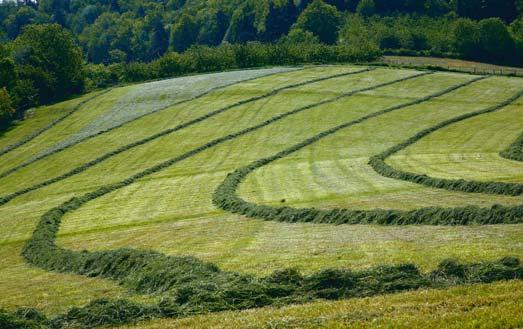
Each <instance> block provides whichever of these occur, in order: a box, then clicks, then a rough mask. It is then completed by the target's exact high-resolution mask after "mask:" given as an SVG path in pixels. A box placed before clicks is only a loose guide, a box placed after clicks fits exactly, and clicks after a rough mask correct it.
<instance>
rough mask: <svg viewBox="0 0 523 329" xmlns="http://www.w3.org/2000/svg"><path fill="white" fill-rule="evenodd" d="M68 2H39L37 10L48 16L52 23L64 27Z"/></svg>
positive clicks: (55, 0)
mask: <svg viewBox="0 0 523 329" xmlns="http://www.w3.org/2000/svg"><path fill="white" fill-rule="evenodd" d="M69 3H70V1H69V0H39V1H38V9H39V10H40V11H42V12H44V13H46V14H48V15H49V16H51V20H52V21H53V22H54V23H57V24H60V25H62V26H65V15H66V13H67V12H69Z"/></svg>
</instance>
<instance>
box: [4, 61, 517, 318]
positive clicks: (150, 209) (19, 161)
mask: <svg viewBox="0 0 523 329" xmlns="http://www.w3.org/2000/svg"><path fill="white" fill-rule="evenodd" d="M522 134H523V78H518V77H503V76H480V75H472V74H465V73H451V72H434V71H427V70H421V69H420V70H415V69H394V68H385V67H372V66H363V65H322V66H306V67H287V68H267V69H257V70H245V71H231V72H224V73H213V74H205V75H198V76H189V77H182V78H175V79H168V80H160V81H155V82H149V83H143V84H134V85H128V86H121V87H116V88H112V89H108V90H102V91H96V92H93V93H91V94H88V95H84V96H82V97H79V98H75V99H71V100H68V101H65V102H62V103H58V104H54V105H50V106H46V107H41V108H38V109H36V110H35V111H33V112H32V113H31V115H29V116H28V118H27V119H26V120H23V121H21V122H19V123H17V124H15V125H14V126H12V128H11V129H9V130H8V131H6V132H4V133H2V134H0V260H1V261H0V309H1V310H3V311H0V327H2V323H5V324H7V323H11V324H13V328H18V327H15V326H14V324H17V325H20V328H26V327H27V328H31V326H34V328H37V327H38V326H42V327H49V328H94V327H98V326H111V327H113V326H114V327H124V328H196V327H198V328H200V327H201V328H206V327H207V328H233V327H234V328H318V327H322V328H344V327H351V328H353V327H354V328H391V327H415V328H428V327H445V328H520V327H523V314H522V313H521V310H522V309H523V281H522V279H523V263H521V262H520V260H522V259H523V162H522V160H523V135H522ZM2 321H4V322H2ZM24 326H26V327H24Z"/></svg>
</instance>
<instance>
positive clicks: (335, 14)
mask: <svg viewBox="0 0 523 329" xmlns="http://www.w3.org/2000/svg"><path fill="white" fill-rule="evenodd" d="M340 24H341V14H340V12H339V11H338V10H337V9H336V7H334V6H331V5H328V4H326V3H325V2H323V1H321V0H314V1H313V2H312V3H311V4H310V5H309V6H307V8H305V10H304V11H303V12H302V13H301V15H300V16H299V17H298V20H297V22H296V25H295V26H296V28H300V29H302V30H305V31H310V32H312V33H314V34H315V35H316V36H318V38H319V39H320V41H321V42H324V43H327V44H334V43H335V42H336V40H337V37H338V29H339V27H340Z"/></svg>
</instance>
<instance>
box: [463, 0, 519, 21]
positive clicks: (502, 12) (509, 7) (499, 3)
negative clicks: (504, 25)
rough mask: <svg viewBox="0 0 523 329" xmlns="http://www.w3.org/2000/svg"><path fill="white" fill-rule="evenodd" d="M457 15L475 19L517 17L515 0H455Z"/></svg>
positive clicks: (508, 18)
mask: <svg viewBox="0 0 523 329" xmlns="http://www.w3.org/2000/svg"><path fill="white" fill-rule="evenodd" d="M455 6H456V12H457V14H458V15H459V16H462V17H468V18H472V19H476V20H480V19H483V18H489V17H499V18H501V19H503V20H505V21H507V22H510V21H512V20H514V19H515V18H516V17H517V9H516V2H515V0H480V1H478V0H455Z"/></svg>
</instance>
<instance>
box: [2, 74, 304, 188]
mask: <svg viewBox="0 0 523 329" xmlns="http://www.w3.org/2000/svg"><path fill="white" fill-rule="evenodd" d="M304 69H305V68H304V67H302V68H298V69H296V70H294V71H301V70H304ZM287 72H289V71H287ZM281 73H284V72H271V73H268V74H265V75H261V76H257V77H253V78H249V79H245V80H241V81H235V82H231V83H228V84H225V85H223V86H218V87H213V88H211V89H209V90H207V91H206V92H203V93H201V94H198V95H196V96H193V97H190V98H187V99H184V100H180V101H177V102H174V103H172V104H169V105H166V106H164V107H160V108H158V109H155V110H153V111H150V112H147V113H144V114H142V115H140V116H137V117H135V118H133V119H131V120H129V121H125V122H122V123H120V124H118V125H115V126H112V127H111V128H107V129H104V130H101V131H100V132H98V133H96V134H93V135H90V136H86V137H83V138H80V139H78V140H75V141H74V142H72V143H70V144H67V145H64V146H61V147H59V148H56V149H54V150H53V151H51V152H48V153H43V154H41V155H39V156H36V157H34V158H32V159H30V160H28V161H25V162H23V163H21V164H20V165H18V166H15V167H13V168H10V169H8V170H6V171H4V172H2V173H0V179H2V178H5V177H7V176H9V175H11V174H12V173H14V172H17V171H18V170H20V169H22V168H25V167H27V166H29V165H31V164H33V163H35V162H37V161H40V160H42V159H45V158H47V157H49V156H51V155H53V154H56V153H58V152H61V151H64V150H66V149H68V148H71V147H73V146H75V145H78V144H80V143H82V142H85V141H87V140H89V139H92V138H94V137H97V136H100V135H104V134H106V133H108V132H111V131H113V130H115V129H118V128H121V127H123V126H126V125H127V124H130V123H132V122H134V121H137V120H140V119H142V118H144V117H146V116H149V115H152V114H155V113H158V112H161V111H165V110H167V109H169V108H171V107H174V106H178V105H182V104H185V103H189V102H192V101H195V100H197V99H199V98H202V97H205V96H207V95H209V94H210V93H212V92H215V91H218V90H221V89H225V88H228V87H232V86H235V85H237V84H240V83H245V82H250V81H254V80H257V79H261V78H266V77H269V76H273V75H277V74H281Z"/></svg>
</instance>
